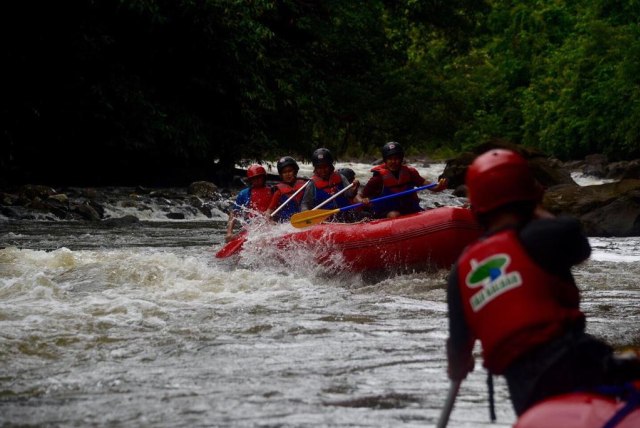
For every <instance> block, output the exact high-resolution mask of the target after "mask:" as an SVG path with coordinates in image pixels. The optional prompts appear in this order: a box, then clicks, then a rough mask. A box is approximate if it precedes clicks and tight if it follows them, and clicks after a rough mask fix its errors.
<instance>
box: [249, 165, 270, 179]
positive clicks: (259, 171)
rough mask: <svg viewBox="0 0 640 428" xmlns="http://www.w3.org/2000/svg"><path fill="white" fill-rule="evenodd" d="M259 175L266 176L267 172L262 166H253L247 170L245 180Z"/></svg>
mask: <svg viewBox="0 0 640 428" xmlns="http://www.w3.org/2000/svg"><path fill="white" fill-rule="evenodd" d="M259 175H264V176H266V175H267V171H265V169H264V167H263V166H262V165H258V164H254V165H251V166H250V167H249V169H247V178H253V177H257V176H259Z"/></svg>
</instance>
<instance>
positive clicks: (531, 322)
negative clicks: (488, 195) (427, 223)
mask: <svg viewBox="0 0 640 428" xmlns="http://www.w3.org/2000/svg"><path fill="white" fill-rule="evenodd" d="M458 269H459V270H458V275H459V287H460V293H461V296H462V306H463V308H464V313H465V317H466V320H467V323H468V325H469V327H470V329H471V330H472V332H473V333H474V335H475V336H476V337H477V338H478V339H480V342H481V343H482V353H483V359H484V366H485V367H487V369H489V370H490V371H491V372H492V373H495V374H500V373H503V372H504V370H505V369H506V368H507V367H508V366H509V364H511V363H512V362H513V361H514V360H515V359H517V358H518V357H519V356H521V355H523V354H524V353H526V352H527V351H529V350H531V349H532V348H534V347H535V346H537V345H540V344H542V343H545V342H547V341H548V340H550V339H552V338H554V337H556V336H558V335H560V334H562V333H563V332H564V331H566V329H567V328H569V326H570V325H572V324H574V322H575V321H577V320H580V319H584V315H583V313H582V312H581V311H580V308H579V304H580V296H579V292H578V288H577V287H576V285H575V282H574V281H573V280H572V279H571V280H569V279H562V278H560V277H558V276H556V275H552V274H550V273H548V272H546V271H544V270H543V269H542V268H540V267H539V266H538V265H537V264H536V263H535V262H534V261H533V260H531V258H530V257H529V255H528V254H527V253H526V251H525V250H524V248H523V247H522V245H521V243H520V241H519V240H518V237H517V232H516V231H515V230H512V229H510V230H506V231H503V232H499V233H497V234H495V235H492V236H490V237H489V238H487V239H485V240H483V241H479V242H478V243H476V244H474V245H472V246H471V247H469V248H468V249H467V250H466V251H465V252H464V253H463V254H462V256H461V257H460V260H459V261H458Z"/></svg>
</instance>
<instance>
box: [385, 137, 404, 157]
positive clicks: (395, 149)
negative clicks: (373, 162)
mask: <svg viewBox="0 0 640 428" xmlns="http://www.w3.org/2000/svg"><path fill="white" fill-rule="evenodd" d="M393 155H400V157H403V158H404V150H403V149H402V146H401V145H400V144H398V143H396V142H395V141H390V142H388V143H387V144H385V145H384V146H383V147H382V159H386V158H388V157H389V156H393Z"/></svg>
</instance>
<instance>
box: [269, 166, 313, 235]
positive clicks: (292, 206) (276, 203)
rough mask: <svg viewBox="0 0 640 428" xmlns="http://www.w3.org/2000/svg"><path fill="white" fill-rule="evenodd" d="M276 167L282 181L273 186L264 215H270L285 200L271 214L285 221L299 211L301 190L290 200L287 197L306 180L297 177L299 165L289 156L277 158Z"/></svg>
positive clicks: (278, 219) (276, 218) (275, 218)
mask: <svg viewBox="0 0 640 428" xmlns="http://www.w3.org/2000/svg"><path fill="white" fill-rule="evenodd" d="M276 167H277V168H278V174H280V179H281V180H282V181H281V182H280V183H278V184H277V185H276V186H275V191H274V193H273V196H272V197H271V203H270V204H269V208H268V209H267V211H266V213H265V215H266V216H267V217H270V216H271V214H272V213H273V212H275V211H276V210H277V209H278V208H279V207H280V206H281V205H282V204H284V203H285V202H286V205H284V206H283V207H282V208H281V209H280V210H279V211H278V212H277V213H276V214H275V215H274V216H273V217H274V220H277V221H280V222H286V221H289V219H290V218H291V216H292V215H293V214H295V213H297V212H300V201H301V200H302V191H300V192H298V194H297V195H296V196H295V197H294V198H293V199H291V200H289V197H291V196H293V195H294V194H296V192H297V191H298V190H299V189H300V188H301V187H303V186H304V185H305V184H306V183H307V181H306V180H303V179H301V178H298V171H299V170H300V167H299V166H298V162H296V161H295V159H294V158H292V157H291V156H283V157H281V158H280V159H279V160H278V162H277V164H276ZM287 200H289V202H287Z"/></svg>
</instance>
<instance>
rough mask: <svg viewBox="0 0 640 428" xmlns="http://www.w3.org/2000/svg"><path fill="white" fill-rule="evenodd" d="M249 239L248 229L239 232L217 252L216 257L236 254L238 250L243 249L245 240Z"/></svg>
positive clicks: (221, 257) (220, 257) (222, 257)
mask: <svg viewBox="0 0 640 428" xmlns="http://www.w3.org/2000/svg"><path fill="white" fill-rule="evenodd" d="M246 240H247V231H246V230H243V231H242V232H240V233H238V235H236V237H235V238H233V239H232V240H231V241H229V242H227V243H226V244H225V245H224V247H222V248H221V249H220V250H219V251H218V252H217V253H216V258H218V259H224V258H227V257H231V256H232V255H234V254H235V253H237V252H238V251H240V250H241V249H242V245H243V244H244V241H246Z"/></svg>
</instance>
